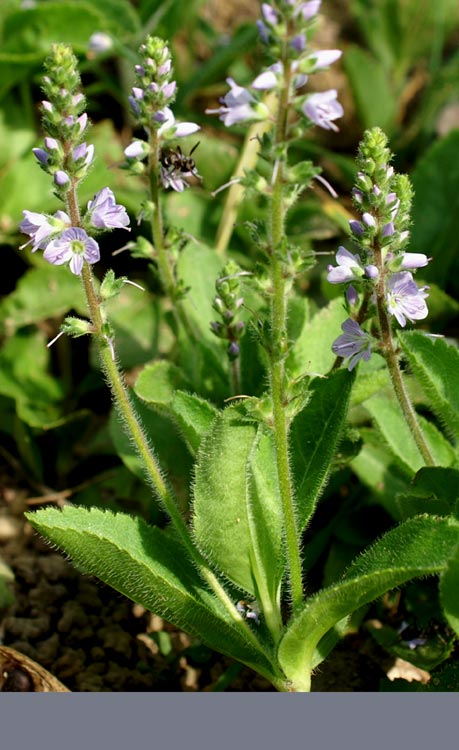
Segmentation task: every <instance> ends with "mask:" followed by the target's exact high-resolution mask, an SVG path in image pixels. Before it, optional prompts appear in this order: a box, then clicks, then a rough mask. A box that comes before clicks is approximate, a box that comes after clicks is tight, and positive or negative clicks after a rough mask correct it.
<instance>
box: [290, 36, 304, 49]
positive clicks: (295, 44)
mask: <svg viewBox="0 0 459 750" xmlns="http://www.w3.org/2000/svg"><path fill="white" fill-rule="evenodd" d="M290 46H291V47H292V48H293V49H294V50H295V52H303V50H305V49H306V34H296V35H295V36H294V37H293V39H292V41H291V42H290Z"/></svg>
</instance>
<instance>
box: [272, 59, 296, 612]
mask: <svg viewBox="0 0 459 750" xmlns="http://www.w3.org/2000/svg"><path fill="white" fill-rule="evenodd" d="M284 70H285V81H284V87H283V89H282V91H281V93H280V98H279V106H278V113H277V122H276V134H275V144H276V145H278V146H280V145H282V144H284V143H285V140H286V129H287V114H288V105H289V92H290V75H291V74H290V64H289V62H288V61H287V60H285V61H284ZM284 158H285V157H284ZM283 236H284V161H283V160H282V159H279V165H278V168H277V175H276V179H275V182H274V185H273V190H272V197H271V237H270V241H271V242H270V244H271V284H272V298H271V335H272V346H271V352H270V381H271V397H272V403H273V422H274V441H275V446H276V462H277V472H278V477H279V490H280V497H281V503H282V511H283V516H284V530H285V540H286V550H287V561H288V568H289V575H290V588H291V595H292V604H293V607H294V608H295V607H297V606H299V605H300V604H301V602H302V601H303V582H302V565H301V557H300V547H299V534H298V529H297V522H296V516H295V508H294V502H293V489H292V481H291V476H290V464H289V455H288V421H287V414H286V410H285V407H286V396H285V356H286V351H287V288H286V278H285V276H284V269H283V261H282V258H281V257H280V250H281V242H282V239H283Z"/></svg>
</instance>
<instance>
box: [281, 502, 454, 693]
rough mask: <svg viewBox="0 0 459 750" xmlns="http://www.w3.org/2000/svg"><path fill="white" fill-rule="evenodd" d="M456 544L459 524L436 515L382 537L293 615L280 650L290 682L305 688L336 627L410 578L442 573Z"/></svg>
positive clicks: (407, 523) (411, 523) (282, 663)
mask: <svg viewBox="0 0 459 750" xmlns="http://www.w3.org/2000/svg"><path fill="white" fill-rule="evenodd" d="M458 542H459V523H458V522H457V521H454V520H452V519H443V518H435V517H432V516H420V517H417V518H413V519H411V520H409V521H405V523H403V524H401V525H400V526H398V527H396V528H395V529H393V530H391V531H389V532H387V533H386V534H384V536H383V537H382V538H381V539H380V540H379V541H378V542H376V544H374V545H373V546H372V547H370V549H368V550H367V551H365V552H364V553H363V554H362V555H360V557H358V558H357V560H356V561H355V562H354V563H353V564H352V565H351V566H350V568H349V569H348V571H347V573H346V574H345V576H344V577H343V579H342V580H341V581H340V582H339V583H336V584H334V585H333V586H329V587H328V588H326V589H323V590H322V591H320V592H318V593H317V594H315V595H314V596H313V597H311V598H310V599H309V600H308V601H307V602H306V603H305V605H304V606H303V608H302V609H301V610H300V611H299V612H297V613H296V614H295V615H294V617H293V618H292V620H291V622H290V623H289V625H288V626H287V628H286V631H285V635H284V636H283V638H282V640H281V642H280V644H279V650H278V659H279V664H280V666H281V667H282V668H283V669H284V671H285V674H286V676H287V678H288V679H290V680H291V681H292V682H293V684H294V685H295V684H299V685H305V686H307V683H308V675H309V674H310V672H311V669H312V668H313V667H314V666H316V665H317V664H319V663H320V662H321V661H322V660H323V658H325V656H326V655H327V654H326V653H323V652H322V653H321V646H320V641H321V639H322V638H324V637H325V636H327V633H329V631H330V630H331V629H332V628H333V627H335V626H336V625H337V624H338V623H340V621H342V620H343V618H345V617H347V616H348V615H350V614H351V613H352V612H355V611H356V610H357V609H359V608H360V607H362V606H364V605H365V604H368V603H369V602H371V601H373V600H374V599H377V598H378V597H380V596H382V595H383V594H384V593H386V592H387V591H389V590H390V589H392V588H395V587H397V586H401V585H402V584H403V583H406V582H407V581H409V580H411V579H412V578H418V577H420V576H425V575H432V574H436V573H442V572H444V571H445V570H446V569H447V567H448V563H449V560H450V558H451V556H452V554H454V550H455V549H456V546H457V544H458ZM316 649H317V651H316Z"/></svg>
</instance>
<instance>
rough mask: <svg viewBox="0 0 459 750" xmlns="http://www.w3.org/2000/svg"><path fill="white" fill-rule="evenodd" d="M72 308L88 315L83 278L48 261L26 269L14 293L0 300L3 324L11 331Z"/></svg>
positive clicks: (5, 328)
mask: <svg viewBox="0 0 459 750" xmlns="http://www.w3.org/2000/svg"><path fill="white" fill-rule="evenodd" d="M70 308H73V309H74V310H76V312H78V313H79V314H81V315H86V312H87V307H86V302H85V296H84V291H83V287H82V285H81V280H80V279H79V278H77V277H76V276H74V275H73V274H72V273H71V272H70V271H68V270H67V269H63V268H61V267H58V266H53V265H51V264H49V263H46V265H44V266H42V267H41V268H33V269H30V270H28V271H26V272H25V274H24V275H23V276H22V277H21V278H20V279H19V281H18V283H17V286H16V289H15V290H14V292H11V294H9V295H8V296H7V297H4V299H3V300H1V301H0V327H1V329H2V330H3V332H6V333H9V334H11V333H13V332H14V331H16V330H17V329H18V328H22V327H23V326H27V325H31V324H32V323H37V322H39V321H41V320H45V319H46V318H53V317H60V316H62V315H64V314H65V313H66V312H68V311H69V310H70Z"/></svg>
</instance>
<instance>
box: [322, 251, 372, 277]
mask: <svg viewBox="0 0 459 750" xmlns="http://www.w3.org/2000/svg"><path fill="white" fill-rule="evenodd" d="M336 262H337V264H338V265H337V266H336V267H333V266H332V265H330V266H328V275H327V280H328V281H329V282H330V284H343V283H345V282H346V281H353V280H355V279H358V278H361V277H362V276H363V274H364V270H363V267H362V263H361V262H360V258H359V256H358V255H353V254H352V253H350V252H349V250H346V248H345V247H343V246H342V245H340V247H339V248H338V252H337V253H336Z"/></svg>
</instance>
